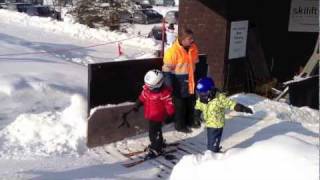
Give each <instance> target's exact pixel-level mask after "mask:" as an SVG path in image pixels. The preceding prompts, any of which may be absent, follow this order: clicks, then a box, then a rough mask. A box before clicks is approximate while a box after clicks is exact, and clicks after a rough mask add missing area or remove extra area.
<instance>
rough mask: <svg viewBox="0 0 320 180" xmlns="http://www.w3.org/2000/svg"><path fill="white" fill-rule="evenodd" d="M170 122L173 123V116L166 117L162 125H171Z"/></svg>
mask: <svg viewBox="0 0 320 180" xmlns="http://www.w3.org/2000/svg"><path fill="white" fill-rule="evenodd" d="M172 122H174V116H173V115H172V116H168V117H167V118H166V119H165V120H164V123H165V124H170V123H172Z"/></svg>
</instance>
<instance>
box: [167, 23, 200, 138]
mask: <svg viewBox="0 0 320 180" xmlns="http://www.w3.org/2000/svg"><path fill="white" fill-rule="evenodd" d="M198 58H199V55H198V47H197V45H196V44H195V43H194V40H193V32H192V31H191V30H190V29H186V28H184V29H182V31H181V33H180V34H179V37H178V39H177V40H176V41H175V42H174V43H173V45H172V46H171V47H170V48H169V49H167V50H166V52H165V54H164V57H163V66H162V71H163V72H164V75H165V83H166V85H167V86H170V87H172V89H173V103H174V105H175V109H176V113H175V115H174V121H175V128H176V130H178V131H181V132H186V133H188V132H191V130H190V127H199V124H195V122H194V121H193V113H194V105H195V93H194V91H195V78H194V72H195V65H196V63H197V62H198Z"/></svg>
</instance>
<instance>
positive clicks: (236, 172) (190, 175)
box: [170, 135, 319, 180]
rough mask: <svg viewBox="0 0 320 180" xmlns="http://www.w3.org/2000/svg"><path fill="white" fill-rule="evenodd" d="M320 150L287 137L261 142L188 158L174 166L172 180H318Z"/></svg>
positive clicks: (282, 136)
mask: <svg viewBox="0 0 320 180" xmlns="http://www.w3.org/2000/svg"><path fill="white" fill-rule="evenodd" d="M318 152H319V149H318V148H317V147H316V146H314V145H310V144H308V143H306V142H304V141H301V140H298V139H295V138H293V137H290V136H287V135H278V136H275V137H272V138H270V139H268V140H264V141H259V142H257V143H254V144H253V145H251V146H249V147H247V148H244V149H242V148H233V149H230V150H229V151H227V153H221V154H219V153H218V154H214V153H211V152H210V151H206V152H205V154H204V155H188V156H184V157H183V158H182V159H181V160H180V162H179V163H178V164H177V165H176V166H175V167H174V170H173V172H172V175H171V177H170V179H171V180H175V179H184V180H188V179H190V180H192V179H203V180H205V179H219V180H231V179H237V180H255V179H260V180H270V179H291V180H302V179H308V180H316V179H318V178H319V174H318V169H319V162H318V160H319V157H318Z"/></svg>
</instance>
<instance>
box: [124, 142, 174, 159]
mask: <svg viewBox="0 0 320 180" xmlns="http://www.w3.org/2000/svg"><path fill="white" fill-rule="evenodd" d="M178 145H179V143H168V144H166V147H165V148H167V147H172V146H178ZM146 150H147V148H145V149H144V150H140V151H134V152H130V153H121V154H122V155H123V156H125V157H127V158H130V157H132V156H136V155H139V154H142V153H144V152H146Z"/></svg>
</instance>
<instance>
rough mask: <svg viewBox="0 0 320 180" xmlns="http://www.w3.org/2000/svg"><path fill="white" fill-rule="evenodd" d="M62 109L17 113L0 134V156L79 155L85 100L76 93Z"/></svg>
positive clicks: (83, 137)
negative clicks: (59, 110)
mask: <svg viewBox="0 0 320 180" xmlns="http://www.w3.org/2000/svg"><path fill="white" fill-rule="evenodd" d="M70 101H71V104H70V106H69V107H67V108H66V109H65V110H63V111H62V112H43V113H40V114H20V115H19V116H18V117H17V118H16V120H15V121H14V122H13V123H11V124H10V125H9V126H7V127H6V128H5V129H4V130H2V131H1V134H0V139H1V140H0V142H1V146H0V156H1V157H4V158H14V159H20V158H25V157H26V156H28V157H32V155H35V156H50V155H62V154H75V155H77V154H82V153H83V152H84V151H85V150H86V130H87V121H86V107H85V106H86V102H85V100H84V99H83V98H82V97H81V96H80V95H73V96H71V98H70Z"/></svg>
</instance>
